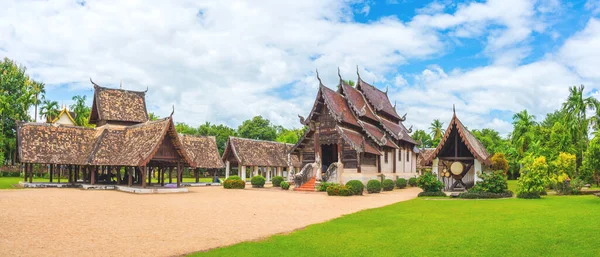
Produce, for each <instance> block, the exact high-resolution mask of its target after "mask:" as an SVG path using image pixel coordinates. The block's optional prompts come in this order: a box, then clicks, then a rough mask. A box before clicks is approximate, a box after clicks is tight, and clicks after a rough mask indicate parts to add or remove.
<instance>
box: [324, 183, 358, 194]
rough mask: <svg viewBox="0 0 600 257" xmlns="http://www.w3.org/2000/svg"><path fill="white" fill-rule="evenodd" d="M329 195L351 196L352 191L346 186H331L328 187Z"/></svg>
mask: <svg viewBox="0 0 600 257" xmlns="http://www.w3.org/2000/svg"><path fill="white" fill-rule="evenodd" d="M327 195H329V196H351V195H352V189H351V188H350V187H347V186H344V185H338V184H334V185H329V186H328V187H327Z"/></svg>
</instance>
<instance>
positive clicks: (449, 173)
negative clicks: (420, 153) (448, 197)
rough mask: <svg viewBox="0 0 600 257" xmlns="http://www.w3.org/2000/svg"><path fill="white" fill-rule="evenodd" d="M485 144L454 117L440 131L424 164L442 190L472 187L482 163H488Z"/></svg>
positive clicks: (482, 166)
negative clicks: (435, 177)
mask: <svg viewBox="0 0 600 257" xmlns="http://www.w3.org/2000/svg"><path fill="white" fill-rule="evenodd" d="M489 157H490V155H489V154H488V152H487V151H486V149H485V147H484V146H483V144H481V142H479V140H477V138H476V137H475V136H474V135H473V134H471V132H470V131H469V130H468V129H467V128H465V126H464V125H463V124H462V122H461V121H460V120H459V119H458V117H457V116H456V111H454V114H453V116H452V120H451V121H450V124H449V125H448V128H447V129H446V132H445V133H444V136H443V137H442V139H441V141H440V143H439V144H438V145H437V147H436V148H435V150H433V151H432V152H431V153H428V155H427V156H426V157H425V159H424V161H423V165H424V166H431V172H433V173H434V174H436V175H437V177H438V179H439V180H440V181H442V182H443V183H444V185H445V190H446V191H454V190H465V189H468V188H471V187H473V185H474V184H475V182H476V181H477V180H478V173H479V174H480V173H481V172H483V171H484V170H485V169H484V167H485V166H489V165H491V162H490V160H489Z"/></svg>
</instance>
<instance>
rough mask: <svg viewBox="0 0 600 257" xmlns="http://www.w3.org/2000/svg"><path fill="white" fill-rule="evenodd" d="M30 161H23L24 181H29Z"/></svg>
mask: <svg viewBox="0 0 600 257" xmlns="http://www.w3.org/2000/svg"><path fill="white" fill-rule="evenodd" d="M28 166H29V163H23V182H27V174H28V172H29V171H28V170H27V168H28Z"/></svg>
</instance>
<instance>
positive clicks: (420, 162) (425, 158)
mask: <svg viewBox="0 0 600 257" xmlns="http://www.w3.org/2000/svg"><path fill="white" fill-rule="evenodd" d="M419 150H420V151H421V152H420V153H419V155H418V156H417V168H423V167H430V166H431V162H430V161H429V160H431V159H433V158H431V156H432V154H433V152H434V151H435V148H423V149H419Z"/></svg>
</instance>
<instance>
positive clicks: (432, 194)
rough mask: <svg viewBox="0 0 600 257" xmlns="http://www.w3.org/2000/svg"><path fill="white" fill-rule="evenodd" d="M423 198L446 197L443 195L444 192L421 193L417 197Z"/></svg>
mask: <svg viewBox="0 0 600 257" xmlns="http://www.w3.org/2000/svg"><path fill="white" fill-rule="evenodd" d="M424 196H443V197H446V196H447V195H446V194H444V192H442V191H438V192H421V193H419V197H424Z"/></svg>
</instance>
